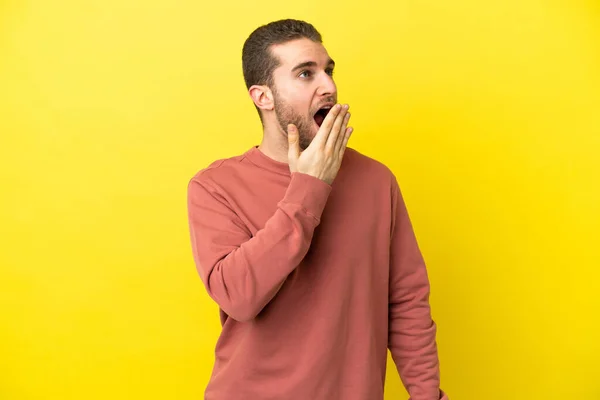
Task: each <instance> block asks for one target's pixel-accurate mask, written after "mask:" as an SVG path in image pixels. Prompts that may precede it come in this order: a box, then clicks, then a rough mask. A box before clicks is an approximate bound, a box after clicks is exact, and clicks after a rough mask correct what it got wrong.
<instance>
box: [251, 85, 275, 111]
mask: <svg viewBox="0 0 600 400" xmlns="http://www.w3.org/2000/svg"><path fill="white" fill-rule="evenodd" d="M248 94H249V95H250V98H252V101H253V102H254V104H256V107H258V108H259V109H261V110H273V109H274V108H275V101H274V99H273V92H271V89H269V87H268V86H265V85H253V86H251V87H250V89H248Z"/></svg>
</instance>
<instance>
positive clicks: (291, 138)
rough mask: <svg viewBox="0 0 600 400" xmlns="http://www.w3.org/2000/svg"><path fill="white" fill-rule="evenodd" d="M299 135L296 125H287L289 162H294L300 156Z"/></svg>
mask: <svg viewBox="0 0 600 400" xmlns="http://www.w3.org/2000/svg"><path fill="white" fill-rule="evenodd" d="M299 142H300V135H299V134H298V128H296V125H294V124H289V125H288V159H289V161H290V163H292V162H294V163H295V161H296V160H297V159H298V157H299V156H300V143H299Z"/></svg>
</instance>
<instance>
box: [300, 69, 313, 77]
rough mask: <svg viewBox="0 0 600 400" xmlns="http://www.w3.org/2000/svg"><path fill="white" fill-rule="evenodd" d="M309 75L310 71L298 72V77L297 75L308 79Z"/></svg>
mask: <svg viewBox="0 0 600 400" xmlns="http://www.w3.org/2000/svg"><path fill="white" fill-rule="evenodd" d="M310 75H311V71H309V70H304V71H302V72H300V75H298V76H299V77H300V78H309V77H310Z"/></svg>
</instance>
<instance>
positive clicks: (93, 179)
mask: <svg viewBox="0 0 600 400" xmlns="http://www.w3.org/2000/svg"><path fill="white" fill-rule="evenodd" d="M284 17H295V18H301V19H307V20H309V21H311V22H313V23H314V24H315V25H316V27H317V28H318V29H319V30H320V31H321V33H322V34H323V36H324V40H325V45H326V47H327V48H328V50H329V52H330V54H331V55H332V57H333V58H334V59H335V60H336V62H337V66H338V67H337V72H336V79H337V83H338V88H339V93H340V97H339V99H340V101H343V102H348V103H350V104H351V107H352V110H353V118H352V119H353V123H352V125H353V126H354V127H355V133H354V135H353V138H352V140H351V146H353V147H354V148H356V149H358V150H360V151H363V152H364V153H366V154H368V155H370V156H372V157H374V158H377V159H379V160H381V161H383V162H384V163H386V164H387V165H389V166H390V167H391V168H392V169H393V170H394V172H395V173H396V174H397V175H398V177H399V179H400V182H401V185H402V187H403V191H404V194H405V196H406V201H407V203H408V206H409V209H410V212H411V215H412V217H413V220H414V224H415V229H416V232H417V235H418V237H419V241H420V243H421V246H422V250H423V252H424V254H425V257H426V259H427V261H428V265H429V270H430V275H431V281H432V287H433V294H432V298H431V301H432V305H433V312H434V317H435V319H436V320H437V322H438V324H439V336H438V341H439V346H440V358H441V367H442V383H443V387H444V389H445V390H447V391H448V393H449V394H450V396H451V399H453V400H483V399H485V400H507V399H511V400H512V399H518V400H531V399H540V400H541V399H544V400H546V399H566V398H569V399H581V400H592V399H600V378H599V376H600V367H599V366H598V358H599V357H600V344H599V343H600V336H599V333H598V328H599V326H598V325H599V323H598V317H599V316H600V273H599V272H598V269H599V267H600V250H599V248H600V246H599V243H598V242H599V239H598V237H599V235H598V230H599V229H598V228H599V227H600V188H599V187H600V184H599V181H600V178H599V176H600V121H599V119H600V117H599V116H598V114H600V6H599V3H598V2H596V1H591V0H590V1H583V0H563V1H558V0H557V1H551V0H549V1H535V0H509V1H507V0H493V1H485V2H483V1H475V0H454V1H441V0H439V1H410V2H409V1H405V0H401V1H399V2H398V1H388V2H382V3H374V2H363V3H352V2H322V1H304V2H299V3H296V2H281V1H259V2H258V3H252V2H250V1H248V2H246V1H237V2H203V1H173V0H152V1H141V0H128V1H122V0H103V1H99V0H97V1H74V0H71V1H66V0H65V1H52V2H50V1H40V0H37V1H36V0H30V1H17V0H12V1H11V0H8V1H7V0H4V1H3V2H1V3H0V135H1V136H0V160H1V161H0V185H1V186H0V188H1V197H0V201H1V203H0V232H1V235H2V237H1V242H0V243H1V244H0V246H1V251H0V266H1V276H0V285H1V286H0V311H1V315H0V399H2V400H4V399H6V400H25V399H200V398H202V393H203V389H204V386H205V384H206V382H207V380H208V377H209V374H210V370H211V367H212V356H213V348H214V343H215V340H216V338H217V335H218V332H219V319H218V314H217V308H216V306H215V305H214V304H213V303H211V301H210V300H209V298H208V296H207V295H206V294H205V292H204V288H203V286H202V285H201V281H200V279H199V278H198V276H197V274H196V271H195V267H194V265H193V261H192V257H191V251H190V246H189V238H188V231H187V219H186V218H187V217H186V184H187V182H188V180H189V178H190V177H191V176H192V175H193V174H194V173H195V172H196V171H197V170H198V169H200V168H203V167H204V166H206V165H207V164H208V163H210V162H211V161H213V160H214V159H217V158H221V157H229V156H232V155H236V154H239V153H241V152H243V151H245V150H247V149H248V148H249V147H250V146H252V145H254V144H258V143H259V141H260V138H261V130H260V124H259V120H258V117H257V114H256V111H255V109H254V107H253V106H252V104H251V102H250V100H249V98H248V97H247V93H246V91H245V87H244V84H243V80H242V75H241V46H242V44H243V41H244V40H245V38H246V36H247V35H248V34H249V33H250V32H251V31H252V30H253V29H254V28H255V27H257V26H258V25H260V24H263V23H266V22H269V21H271V20H273V19H279V18H284ZM388 371H389V372H388V381H387V382H388V383H387V387H386V391H387V392H386V400H392V399H402V398H404V399H405V398H406V393H405V392H404V391H403V389H402V387H401V384H400V380H399V378H398V375H397V373H396V370H395V368H394V367H393V365H392V364H390V366H389V369H388Z"/></svg>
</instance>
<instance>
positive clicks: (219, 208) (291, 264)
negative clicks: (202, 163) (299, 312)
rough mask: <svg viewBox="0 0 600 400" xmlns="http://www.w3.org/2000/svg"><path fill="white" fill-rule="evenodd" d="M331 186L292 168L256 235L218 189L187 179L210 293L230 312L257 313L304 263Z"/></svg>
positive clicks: (238, 315) (196, 248) (242, 317)
mask: <svg viewBox="0 0 600 400" xmlns="http://www.w3.org/2000/svg"><path fill="white" fill-rule="evenodd" d="M330 192H331V186H330V185H328V184H327V183H325V182H323V181H321V180H319V179H317V178H314V177H312V176H309V175H305V174H301V173H293V174H292V178H291V182H290V184H289V186H288V189H287V191H286V193H285V196H284V198H283V199H282V200H281V201H280V202H279V203H278V205H277V209H276V211H275V213H274V214H273V216H272V217H271V218H270V219H269V220H267V222H266V224H265V226H264V228H263V229H261V230H260V231H258V232H257V233H256V235H255V236H254V237H252V235H251V233H250V231H249V230H248V229H247V228H246V227H245V225H244V223H243V222H242V221H241V219H240V218H239V217H238V216H237V215H236V214H235V212H234V211H233V210H232V209H231V208H230V207H229V205H228V204H227V202H226V201H225V199H224V198H223V197H222V196H221V195H220V194H219V193H218V191H217V190H215V189H214V188H212V187H210V186H209V185H207V184H206V183H202V182H200V181H199V180H195V179H193V180H191V181H190V183H189V185H188V218H189V226H190V235H191V242H192V250H193V255H194V260H195V263H196V267H197V269H198V272H199V275H200V277H201V279H202V281H203V283H204V285H205V287H206V289H207V291H208V294H209V295H210V297H211V298H212V299H213V300H214V301H215V302H216V303H217V304H218V305H219V307H220V308H221V309H222V310H223V311H224V312H225V313H226V314H227V315H229V316H230V317H231V318H233V319H236V320H238V321H248V320H251V319H253V318H254V317H256V315H258V313H259V312H260V311H261V310H262V309H263V308H264V307H265V306H266V305H267V303H268V302H269V301H271V299H273V297H274V296H275V294H276V293H277V292H278V291H279V289H280V288H281V286H282V285H283V282H284V281H285V279H286V277H287V276H288V275H289V274H290V272H292V271H293V270H294V268H296V266H298V264H300V262H301V261H302V259H303V258H304V256H305V255H306V253H307V251H308V248H309V246H310V243H311V240H312V237H313V233H314V229H315V228H316V227H317V226H318V224H319V222H320V217H321V213H322V211H323V209H324V207H325V204H326V201H327V198H328V196H329V194H330Z"/></svg>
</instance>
